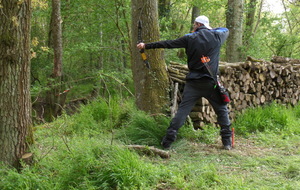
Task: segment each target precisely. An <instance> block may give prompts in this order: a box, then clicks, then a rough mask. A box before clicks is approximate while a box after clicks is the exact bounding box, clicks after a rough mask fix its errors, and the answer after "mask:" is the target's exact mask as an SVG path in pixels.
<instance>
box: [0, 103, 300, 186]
mask: <svg viewBox="0 0 300 190" xmlns="http://www.w3.org/2000/svg"><path fill="white" fill-rule="evenodd" d="M299 118H300V106H299V105H297V106H294V107H286V106H282V105H279V104H276V103H273V104H270V105H268V106H264V107H258V108H250V109H248V110H246V111H245V112H244V113H243V114H241V115H239V116H238V118H237V120H236V121H235V122H234V123H233V127H234V128H235V131H236V134H237V136H236V139H237V140H236V141H237V142H236V144H237V146H236V148H235V149H233V150H232V151H224V150H221V149H220V148H219V147H220V139H219V129H218V128H216V127H213V126H210V125H207V126H205V127H204V129H203V130H194V129H193V127H192V126H191V125H189V124H188V123H187V124H185V125H184V126H183V127H182V128H181V129H180V132H179V134H178V138H177V141H176V142H175V143H174V145H173V148H172V149H171V150H170V151H169V153H170V154H171V158H170V159H167V160H166V159H162V158H160V157H159V156H155V155H152V156H149V155H143V154H141V153H140V152H139V153H138V152H136V151H134V150H132V149H128V148H127V145H129V144H138V145H145V146H146V147H147V146H154V147H155V148H158V149H160V148H161V146H160V141H161V138H162V137H163V135H164V134H165V131H166V129H167V127H168V125H169V122H170V118H169V117H168V116H165V115H156V116H150V115H149V114H146V113H144V112H142V111H139V110H137V109H136V108H135V106H134V102H133V101H131V100H124V99H121V100H118V99H117V98H112V99H109V100H104V99H98V100H96V101H93V102H91V103H90V104H88V105H86V106H82V107H81V109H80V112H79V113H77V114H75V115H73V116H68V115H66V114H64V115H63V116H61V117H60V118H58V119H57V120H55V121H54V122H52V123H46V124H43V125H40V126H35V132H34V134H35V140H36V143H35V144H34V146H32V147H31V151H32V152H33V153H34V164H32V165H31V166H28V165H26V164H25V163H23V166H24V168H23V169H22V171H20V172H19V171H16V170H15V169H13V168H9V167H7V166H4V165H1V167H0V176H1V177H0V189H3V190H10V189H13V190H33V189H34V190H35V189H41V190H48V189H49V190H50V189H51V190H69V189H74V190H75V189H79V190H81V189H82V190H86V189H88V190H98V189H99V190H100V189H101V190H102V189H103V190H113V189H124V190H125V189H126V190H127V189H128V190H129V189H130V190H132V189H133V190H134V189H142V190H147V189H149V190H150V189H151V190H153V189H157V190H162V189H174V190H179V189H180V190H181V189H187V190H193V189H297V188H298V189H299V187H300V182H299V181H300V173H299V171H300V159H299V154H300V150H299V147H300V143H299V142H300V138H299V133H300V130H299V127H298V126H299ZM249 142H250V143H249Z"/></svg>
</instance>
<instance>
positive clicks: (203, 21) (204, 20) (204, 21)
mask: <svg viewBox="0 0 300 190" xmlns="http://www.w3.org/2000/svg"><path fill="white" fill-rule="evenodd" d="M195 22H198V23H201V24H204V26H205V27H206V28H208V29H212V28H211V27H210V26H209V20H208V18H207V17H206V16H204V15H201V16H198V17H197V18H196V19H195Z"/></svg>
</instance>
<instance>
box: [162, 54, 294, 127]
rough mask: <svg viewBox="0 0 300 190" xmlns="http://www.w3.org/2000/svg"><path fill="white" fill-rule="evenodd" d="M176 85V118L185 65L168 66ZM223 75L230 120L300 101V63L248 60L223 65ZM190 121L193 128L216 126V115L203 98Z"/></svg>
mask: <svg viewBox="0 0 300 190" xmlns="http://www.w3.org/2000/svg"><path fill="white" fill-rule="evenodd" d="M168 71H169V76H170V79H171V81H172V83H173V89H174V90H173V93H172V99H173V100H172V107H171V112H172V115H174V113H175V111H176V109H177V105H178V103H179V102H180V100H181V97H180V95H181V94H182V90H183V87H184V83H185V75H186V74H187V73H188V68H187V66H186V65H183V64H179V63H175V62H171V63H170V65H169V66H168ZM220 75H221V81H222V83H223V85H224V86H225V87H226V88H227V89H228V91H229V93H230V97H231V103H230V104H228V107H229V109H230V117H231V119H232V120H234V119H235V116H236V115H235V114H236V113H240V112H242V111H243V110H245V108H249V107H255V106H259V105H264V104H267V103H270V102H273V101H277V102H278V103H280V104H291V105H295V104H297V103H298V102H299V100H300V88H299V85H300V60H297V59H289V58H283V57H273V58H272V60H271V62H267V61H263V60H256V59H254V58H251V57H248V58H247V60H246V61H245V62H240V63H226V62H221V63H220ZM190 118H191V119H192V121H193V123H194V127H196V128H198V127H202V126H203V125H204V124H205V123H215V122H216V115H215V113H214V111H213V109H212V107H211V106H210V105H209V103H208V101H207V100H206V99H204V98H203V99H200V100H199V101H198V103H197V104H196V106H195V107H194V109H193V110H192V112H191V113H190Z"/></svg>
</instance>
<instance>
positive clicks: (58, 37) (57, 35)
mask: <svg viewBox="0 0 300 190" xmlns="http://www.w3.org/2000/svg"><path fill="white" fill-rule="evenodd" d="M60 12H61V11H60V0H52V21H53V22H52V24H53V25H52V35H53V50H54V67H53V77H54V78H60V77H61V76H62V52H63V48H62V29H61V23H62V20H61V13H60Z"/></svg>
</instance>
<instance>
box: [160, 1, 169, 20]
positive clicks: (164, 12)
mask: <svg viewBox="0 0 300 190" xmlns="http://www.w3.org/2000/svg"><path fill="white" fill-rule="evenodd" d="M158 8H159V9H158V11H159V17H160V18H163V17H169V15H170V9H171V1H170V0H158Z"/></svg>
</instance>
